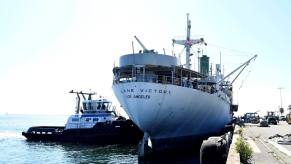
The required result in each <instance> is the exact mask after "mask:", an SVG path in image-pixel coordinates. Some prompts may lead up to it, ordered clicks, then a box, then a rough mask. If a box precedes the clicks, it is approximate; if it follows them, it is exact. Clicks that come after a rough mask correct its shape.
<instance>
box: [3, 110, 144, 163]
mask: <svg viewBox="0 0 291 164" xmlns="http://www.w3.org/2000/svg"><path fill="white" fill-rule="evenodd" d="M67 118H68V116H38V115H0V150H1V152H2V153H0V164H2V163H14V164H17V163H27V164H28V163H138V159H137V145H108V146H96V145H81V144H70V143H54V142H45V143H42V142H27V141H26V139H25V138H24V137H23V136H22V135H21V132H22V131H26V130H27V129H28V128H29V127H31V126H40V125H49V126H51V125H56V126H63V125H64V124H65V122H66V121H67Z"/></svg>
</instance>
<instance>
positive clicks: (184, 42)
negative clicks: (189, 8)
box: [173, 13, 206, 69]
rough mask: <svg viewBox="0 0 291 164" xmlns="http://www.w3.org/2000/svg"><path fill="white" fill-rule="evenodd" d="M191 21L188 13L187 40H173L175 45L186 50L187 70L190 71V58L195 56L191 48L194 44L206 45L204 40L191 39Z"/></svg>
mask: <svg viewBox="0 0 291 164" xmlns="http://www.w3.org/2000/svg"><path fill="white" fill-rule="evenodd" d="M190 37H191V21H190V20H189V13H187V36H186V40H175V39H173V44H180V45H183V46H184V47H185V49H186V68H187V69H190V67H191V59H190V57H191V56H192V55H193V54H191V53H190V50H191V47H192V45H194V44H199V43H204V44H205V45H206V43H205V42H204V39H203V38H200V39H191V38H190Z"/></svg>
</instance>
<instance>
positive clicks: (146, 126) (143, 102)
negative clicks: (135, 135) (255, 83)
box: [113, 82, 232, 139]
mask: <svg viewBox="0 0 291 164" xmlns="http://www.w3.org/2000/svg"><path fill="white" fill-rule="evenodd" d="M113 91H114V93H115V95H116V97H117V99H118V100H119V102H120V103H121V105H122V106H123V108H124V110H125V111H126V113H127V114H128V115H129V117H130V118H131V119H132V120H133V121H134V122H135V123H136V124H137V126H138V127H139V128H141V129H142V130H143V131H144V132H146V133H148V134H149V136H150V137H151V138H155V139H160V138H172V137H183V136H201V135H207V134H211V133H215V132H218V131H220V130H221V129H223V128H224V126H225V124H227V123H229V122H230V121H231V118H232V115H231V114H230V103H229V100H227V98H226V100H223V99H222V98H220V97H224V96H225V94H223V93H222V92H217V93H214V94H209V93H205V92H202V91H199V90H195V89H192V88H186V87H181V86H176V85H166V84H157V83H147V82H131V83H119V84H114V85H113ZM218 94H221V95H223V96H220V97H219V96H218Z"/></svg>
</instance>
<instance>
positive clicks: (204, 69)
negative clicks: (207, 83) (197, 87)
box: [199, 55, 209, 76]
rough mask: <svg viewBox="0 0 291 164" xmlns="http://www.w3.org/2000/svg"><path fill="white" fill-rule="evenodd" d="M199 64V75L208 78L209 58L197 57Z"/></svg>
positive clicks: (204, 56)
mask: <svg viewBox="0 0 291 164" xmlns="http://www.w3.org/2000/svg"><path fill="white" fill-rule="evenodd" d="M199 62H200V64H199V65H200V73H201V74H203V75H206V76H208V75H209V57H208V56H206V55H202V57H199Z"/></svg>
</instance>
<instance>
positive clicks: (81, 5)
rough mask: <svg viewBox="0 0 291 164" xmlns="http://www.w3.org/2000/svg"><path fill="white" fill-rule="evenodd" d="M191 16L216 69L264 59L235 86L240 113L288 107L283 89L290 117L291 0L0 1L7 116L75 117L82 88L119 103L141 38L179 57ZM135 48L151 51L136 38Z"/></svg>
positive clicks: (0, 84)
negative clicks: (119, 87)
mask: <svg viewBox="0 0 291 164" xmlns="http://www.w3.org/2000/svg"><path fill="white" fill-rule="evenodd" d="M186 13H189V14H190V19H191V23H192V29H191V34H192V36H193V38H195V37H196V38H197V37H204V39H205V41H206V42H207V43H208V46H206V47H204V50H203V53H204V54H206V55H208V56H209V57H210V62H211V63H212V64H215V63H219V54H220V53H221V56H222V59H221V60H222V65H223V68H224V69H223V70H224V72H225V74H227V73H229V72H231V71H232V70H233V69H234V68H235V67H237V66H239V65H240V64H241V63H243V62H244V61H246V60H248V59H249V58H251V57H252V56H253V55H254V54H258V58H257V59H256V60H255V62H252V63H251V64H250V66H249V67H247V69H246V70H245V72H244V73H243V74H242V75H241V76H240V78H239V79H237V80H236V82H235V84H234V102H235V103H237V104H239V112H238V114H243V113H245V112H255V111H259V113H260V114H261V115H265V114H266V111H270V110H272V111H274V110H278V107H279V106H280V90H279V89H278V88H283V89H282V90H281V95H282V102H283V104H282V105H283V108H284V109H285V111H286V112H287V106H288V105H291V86H290V84H291V76H290V70H291V65H290V61H291V56H290V52H291V22H290V17H291V2H289V1H288V0H279V1H273V0H244V1H230V0H221V1H214V0H212V1H211V0H122V1H120V0H106V1H99V0H98V1H97V0H96V1H90V0H86V1H83V0H82V1H81V0H80V1H74V0H62V1H59V0H42V1H37V0H27V1H22V0H0V92H1V94H0V102H1V108H0V114H5V113H9V114H72V113H73V112H74V110H75V109H74V107H75V95H72V94H69V93H68V92H69V91H70V90H72V89H74V90H79V91H80V90H83V91H89V90H91V91H96V92H97V94H98V95H102V96H104V97H106V98H108V99H110V100H112V101H113V103H114V105H115V106H117V107H119V106H120V105H119V103H118V101H117V100H116V98H115V96H114V94H113V92H112V89H111V86H112V77H113V75H112V68H113V66H114V65H118V59H119V57H120V56H121V55H124V54H128V53H131V52H132V47H131V42H132V41H134V38H133V36H135V35H137V36H138V37H139V39H140V40H141V41H142V42H143V43H144V44H145V45H146V47H147V48H149V49H155V50H157V51H158V52H160V53H162V51H163V48H165V50H166V53H168V54H171V52H172V50H173V48H172V43H171V40H172V39H173V38H178V39H182V38H184V37H185V35H186ZM197 48H198V47H192V50H193V53H194V58H195V57H196V58H197V53H196V52H197ZM135 49H141V47H139V45H138V44H137V43H136V42H135ZM182 49H183V47H179V46H175V49H174V51H175V52H176V54H179V52H180V51H181V50H182ZM183 55H184V54H182V58H181V59H182V62H183V60H184V58H183ZM194 58H193V59H192V61H194V65H195V62H196V63H197V61H195V60H194ZM119 110H120V112H121V113H122V109H120V108H119Z"/></svg>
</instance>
